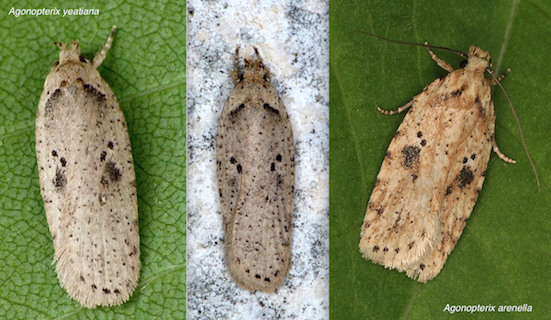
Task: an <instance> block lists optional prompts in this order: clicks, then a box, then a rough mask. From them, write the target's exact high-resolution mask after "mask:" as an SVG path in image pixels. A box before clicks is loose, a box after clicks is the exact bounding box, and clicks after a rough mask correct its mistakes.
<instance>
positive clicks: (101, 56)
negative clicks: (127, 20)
mask: <svg viewBox="0 0 551 320" xmlns="http://www.w3.org/2000/svg"><path fill="white" fill-rule="evenodd" d="M115 29H117V26H113V28H112V29H111V33H110V34H109V37H108V38H107V41H106V42H105V46H104V47H103V49H101V51H100V52H98V53H96V55H95V56H94V60H93V61H92V66H93V67H94V68H96V69H97V68H98V67H99V66H100V64H101V63H102V62H103V59H105V55H106V54H107V51H108V50H109V48H111V43H113V38H114V37H115Z"/></svg>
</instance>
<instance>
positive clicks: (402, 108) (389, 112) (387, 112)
mask: <svg viewBox="0 0 551 320" xmlns="http://www.w3.org/2000/svg"><path fill="white" fill-rule="evenodd" d="M415 98H417V97H415ZM415 98H413V100H411V101H410V102H408V103H406V104H405V105H403V106H401V107H400V108H398V109H396V110H383V109H381V108H380V107H377V110H379V112H380V113H382V114H388V115H393V114H396V113H400V112H402V111H404V110H406V109H407V108H409V107H411V105H413V103H414V102H415Z"/></svg>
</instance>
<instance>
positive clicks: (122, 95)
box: [0, 1, 186, 319]
mask: <svg viewBox="0 0 551 320" xmlns="http://www.w3.org/2000/svg"><path fill="white" fill-rule="evenodd" d="M12 5H13V6H15V8H14V9H26V8H30V9H39V8H54V7H56V6H57V8H60V9H70V8H76V9H78V8H95V9H99V11H100V14H99V15H97V16H66V17H60V16H39V17H36V16H28V15H26V16H19V17H14V16H13V15H9V14H8V13H9V12H10V9H11V6H12ZM0 8H1V10H0V12H2V14H3V15H4V18H3V21H2V26H1V27H0V36H1V38H2V42H1V45H0V46H1V47H0V78H1V79H2V82H1V85H2V87H1V89H0V119H1V122H0V179H2V180H1V182H2V183H0V243H1V247H0V261H1V263H0V279H1V280H0V281H1V284H2V285H1V290H0V318H2V319H54V318H67V319H68V318H70V319H92V318H93V319H129V318H134V319H153V318H158V319H183V318H185V308H186V298H185V297H186V291H185V270H186V268H185V247H186V242H185V216H186V211H185V183H186V180H185V168H186V167H185V150H186V144H185V128H186V121H185V98H186V96H185V88H186V76H185V70H186V69H185V53H186V52H185V34H186V28H185V16H186V11H185V2H182V1H180V2H178V3H173V2H170V1H138V2H134V3H130V2H126V1H124V2H123V1H120V2H119V3H114V2H107V1H99V2H95V4H93V5H87V4H85V3H83V2H77V1H72V2H71V3H65V2H64V3H63V4H62V3H61V2H59V3H57V4H51V5H49V4H45V3H43V2H39V1H29V2H26V3H21V2H12V3H10V4H9V5H7V4H6V3H3V4H2V5H1V7H0ZM113 25H117V32H116V34H115V40H114V42H113V45H112V47H111V49H110V50H109V52H108V53H107V57H106V59H105V61H104V62H103V64H102V65H101V66H100V67H99V72H100V73H101V75H102V77H103V78H104V79H105V81H106V82H107V83H109V85H110V86H111V88H112V89H113V91H114V92H115V94H116V96H117V99H118V100H119V102H120V105H121V108H122V110H123V112H124V114H125V117H126V120H127V123H128V129H129V133H130V140H131V143H132V149H133V154H134V162H135V170H136V179H137V189H138V208H139V209H138V210H139V218H140V237H141V263H142V270H141V274H140V282H139V285H138V288H137V289H136V291H135V292H134V294H133V296H132V298H131V299H130V301H129V302H127V303H125V304H123V305H122V306H118V307H111V308H97V309H94V310H88V309H86V308H83V307H81V306H80V304H79V303H78V302H76V301H74V300H72V299H71V298H70V297H69V296H68V295H67V293H66V291H65V289H63V288H62V287H61V286H60V285H59V282H58V280H57V274H56V271H55V265H53V264H52V261H53V258H54V249H53V244H52V239H51V235H50V232H49V230H48V224H47V221H46V216H45V212H44V206H43V203H42V198H41V196H40V187H39V180H38V171H37V165H36V155H35V149H34V148H35V143H34V126H35V115H36V109H37V106H38V101H39V98H40V94H41V92H42V89H43V86H44V80H45V78H46V75H48V73H49V72H50V68H51V66H52V65H53V63H54V62H55V61H57V60H58V58H59V49H58V48H56V47H55V46H53V42H54V41H61V42H70V41H71V40H72V39H73V38H75V39H78V40H80V47H81V53H82V55H83V56H86V57H88V58H90V59H91V58H93V56H94V54H95V53H96V52H98V51H100V50H101V49H102V48H103V45H104V43H105V40H106V39H107V36H108V35H109V32H110V30H111V27H112V26H113Z"/></svg>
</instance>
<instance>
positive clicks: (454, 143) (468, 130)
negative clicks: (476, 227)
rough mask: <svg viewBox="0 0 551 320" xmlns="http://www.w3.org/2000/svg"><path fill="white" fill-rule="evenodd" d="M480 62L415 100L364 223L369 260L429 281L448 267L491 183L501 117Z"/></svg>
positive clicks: (389, 153)
mask: <svg viewBox="0 0 551 320" xmlns="http://www.w3.org/2000/svg"><path fill="white" fill-rule="evenodd" d="M469 62H470V60H469ZM476 62H477V63H478V62H479V61H478V60H477V61H476ZM476 67H477V68H465V69H459V70H455V71H453V72H451V73H450V74H448V75H447V76H446V77H444V78H441V79H437V80H435V81H434V82H433V83H432V84H431V85H429V86H428V87H427V88H426V89H425V90H424V91H423V93H421V94H419V95H418V96H416V97H415V98H414V101H413V104H412V106H411V109H410V110H409V112H408V114H407V115H406V117H405V118H404V121H403V122H402V124H401V125H400V127H399V128H398V131H397V133H396V135H395V137H394V139H393V140H392V142H391V144H390V146H389V148H388V151H387V154H386V157H385V160H384V162H383V165H382V167H381V171H380V172H379V175H378V176H377V182H376V184H375V188H374V190H373V193H372V195H371V198H370V201H369V203H368V209H367V212H366V215H365V218H364V223H363V225H362V230H361V239H360V252H361V253H362V254H363V256H364V257H365V258H369V259H371V260H372V261H374V262H376V263H379V264H382V265H384V266H385V267H387V268H390V269H397V270H399V271H406V274H407V275H408V276H410V277H412V278H414V279H418V280H419V281H422V282H426V281H427V280H430V279H432V278H434V277H435V276H436V275H437V274H438V273H439V272H440V270H441V268H442V266H443V264H444V262H445V261H446V258H447V256H448V255H449V253H450V252H451V250H453V247H454V245H455V243H456V242H457V240H458V239H459V236H460V235H461V232H462V230H463V228H464V227H465V223H466V220H467V219H468V217H469V216H470V213H471V211H472V209H473V207H474V204H475V202H476V199H477V197H478V193H479V192H480V188H481V187H482V183H483V181H484V175H485V170H486V167H487V164H488V159H489V155H490V150H491V147H492V139H493V130H494V118H495V116H494V110H493V103H492V101H491V95H490V86H489V82H488V81H487V80H485V79H484V68H483V67H482V68H480V66H479V65H477V66H476Z"/></svg>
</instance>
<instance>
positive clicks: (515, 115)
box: [486, 68, 541, 193]
mask: <svg viewBox="0 0 551 320" xmlns="http://www.w3.org/2000/svg"><path fill="white" fill-rule="evenodd" d="M486 70H487V71H488V73H489V74H490V75H491V76H492V77H493V78H494V80H495V82H496V83H497V85H498V86H499V87H500V88H501V91H503V94H504V95H505V98H506V99H507V101H508V102H509V107H511V111H512V112H513V116H514V117H515V120H516V121H517V127H518V131H519V132H520V139H521V140H522V146H523V147H524V152H525V153H526V156H527V157H528V160H529V161H530V165H531V166H532V170H533V171H534V175H535V176H536V182H537V183H538V191H539V192H540V193H541V185H540V179H539V177H538V172H537V170H536V166H535V165H534V161H532V157H530V153H529V152H528V147H527V146H526V141H525V140H524V134H523V133H522V128H521V127H520V121H519V119H518V116H517V113H516V112H515V108H513V103H512V102H511V99H509V95H508V94H507V91H505V88H503V86H502V85H501V82H499V79H498V77H496V75H495V74H494V73H493V72H492V70H490V68H486ZM507 72H509V70H508V71H507ZM500 78H501V77H500Z"/></svg>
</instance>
